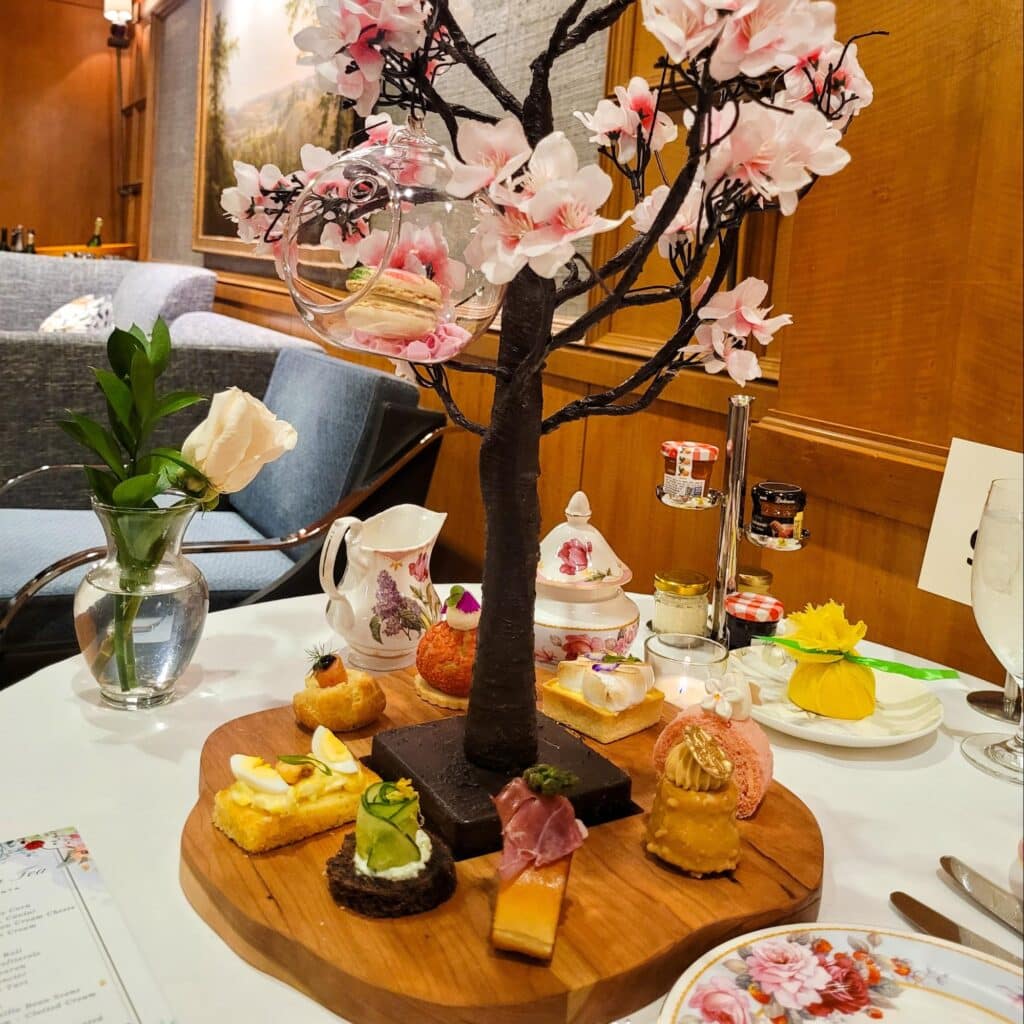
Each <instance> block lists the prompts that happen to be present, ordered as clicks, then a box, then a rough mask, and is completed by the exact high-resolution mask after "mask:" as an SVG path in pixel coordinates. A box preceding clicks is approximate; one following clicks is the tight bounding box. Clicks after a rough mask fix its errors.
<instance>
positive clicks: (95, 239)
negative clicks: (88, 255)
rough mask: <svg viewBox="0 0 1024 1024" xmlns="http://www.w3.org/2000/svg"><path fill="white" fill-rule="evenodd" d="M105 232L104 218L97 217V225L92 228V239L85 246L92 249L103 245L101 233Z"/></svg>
mask: <svg viewBox="0 0 1024 1024" xmlns="http://www.w3.org/2000/svg"><path fill="white" fill-rule="evenodd" d="M102 230H103V218H102V217H97V218H96V223H95V224H93V226H92V238H90V239H89V241H88V242H86V243H85V244H86V245H87V246H88V247H89V248H90V249H92V248H95V247H96V246H98V245H102V244H103V238H102V236H101V235H100V232H101V231H102Z"/></svg>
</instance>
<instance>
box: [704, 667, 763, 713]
mask: <svg viewBox="0 0 1024 1024" xmlns="http://www.w3.org/2000/svg"><path fill="white" fill-rule="evenodd" d="M704 689H705V690H707V696H706V697H705V698H704V699H703V700H702V701H701V702H700V706H701V707H702V708H703V709H704V710H705V711H710V712H712V713H713V714H716V715H718V717H719V718H721V719H724V720H725V721H727V722H728V721H730V720H731V719H736V721H737V722H739V721H743V720H744V719H747V718H749V717H750V707H751V699H750V687H749V686H748V685H747V681H746V680H745V679H744V678H743V676H741V675H740V674H739V673H738V672H727V673H726V674H725V675H724V676H723V677H722V679H721V680H718V679H709V680H707V682H706V683H705V684H704Z"/></svg>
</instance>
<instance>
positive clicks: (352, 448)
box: [0, 349, 446, 686]
mask: <svg viewBox="0 0 1024 1024" xmlns="http://www.w3.org/2000/svg"><path fill="white" fill-rule="evenodd" d="M417 398H418V394H417V389H416V388H415V387H413V386H412V385H410V384H407V383H405V382H404V381H401V380H399V379H398V378H396V377H393V376H389V375H387V374H384V373H380V372H377V371H375V370H369V369H366V368H364V367H361V366H357V365H355V364H353V363H348V362H344V361H342V360H340V359H333V358H331V357H329V356H326V355H324V354H322V353H320V352H315V351H310V350H308V349H284V350H283V351H282V352H281V353H280V355H279V356H278V357H277V361H276V363H275V365H274V370H273V372H272V374H271V377H270V382H269V385H268V387H267V392H266V395H265V396H264V401H265V402H266V404H267V406H268V407H269V408H270V409H271V411H272V412H274V413H275V414H276V415H277V416H279V417H282V418H283V419H286V420H288V421H289V422H290V423H291V424H292V425H293V426H294V427H295V429H296V430H297V432H298V436H299V440H298V444H297V445H296V447H295V449H294V450H293V451H291V452H289V453H287V454H285V455H284V456H283V457H282V458H281V459H279V460H278V461H277V462H275V463H273V464H271V465H270V466H267V467H265V468H264V469H263V470H262V472H261V473H260V474H259V475H258V476H257V477H256V479H255V480H254V481H253V483H252V484H250V485H249V486H248V487H247V488H246V489H245V490H243V491H239V492H238V493H237V494H235V495H232V496H231V502H230V507H228V508H223V509H222V510H218V511H215V512H207V513H205V514H202V515H199V516H196V517H195V518H194V519H193V521H192V524H191V525H190V527H189V531H188V533H187V534H186V537H185V546H184V551H185V552H186V553H188V554H189V555H190V557H192V558H194V561H195V563H196V564H197V565H198V566H199V568H200V569H201V570H202V571H203V573H204V575H205V576H206V579H207V581H208V583H209V587H210V608H211V610H212V611H215V610H217V609H220V608H226V607H231V606H233V605H237V604H240V603H243V602H254V601H259V600H267V599H270V598H277V597H287V596H294V595H296V594H301V593H313V592H315V591H317V590H318V589H319V583H318V580H317V575H316V560H317V555H318V553H319V549H320V546H321V543H322V540H323V536H324V535H325V533H326V531H327V529H328V528H329V527H330V524H331V523H332V522H333V521H334V519H335V518H337V517H338V516H341V515H352V514H357V515H369V514H372V513H373V512H376V511H378V510H379V509H381V508H385V507H387V506H389V505H392V504H396V503H399V502H402V501H412V502H420V503H421V502H423V501H425V500H426V492H427V488H428V487H429V483H430V477H431V474H432V472H433V466H434V462H435V460H436V457H437V453H438V449H439V446H440V441H441V438H442V435H443V433H444V431H445V429H446V428H445V427H444V417H443V416H442V415H441V414H439V413H435V412H431V411H428V410H422V409H419V408H417ZM75 468H77V467H54V470H50V471H55V470H56V469H66V470H73V469H75ZM40 472H41V471H40V470H34V471H30V472H29V473H26V474H23V475H22V477H20V478H15V479H14V480H13V481H10V482H8V484H6V485H4V487H3V488H0V495H2V494H3V492H4V491H5V490H9V489H11V488H13V487H14V486H16V485H17V483H18V482H19V481H20V480H23V479H27V478H30V477H34V476H37V475H39V474H40ZM83 491H84V481H83ZM222 504H223V503H222ZM0 551H2V554H3V557H2V559H0V602H7V609H6V613H5V615H4V617H3V619H0V656H2V658H3V664H2V666H0V686H2V685H3V684H4V682H5V681H6V682H11V681H13V680H14V679H16V678H20V676H21V675H23V674H24V673H25V671H29V670H33V669H35V668H37V667H39V666H40V665H41V664H46V663H48V662H50V661H53V660H56V659H57V658H60V657H66V656H67V655H68V654H70V653H73V652H74V651H75V650H76V647H75V640H74V631H73V625H72V614H71V604H72V599H73V596H74V592H75V589H76V587H77V586H78V584H79V582H80V580H81V578H82V576H83V575H84V574H85V572H86V570H87V568H88V564H89V563H90V562H93V561H96V560H97V559H98V558H99V557H101V556H102V555H103V553H104V547H103V534H102V530H101V529H100V526H99V522H98V520H97V519H96V517H95V516H94V515H93V513H92V512H91V511H89V510H86V509H38V508H35V509H26V508H2V509H0Z"/></svg>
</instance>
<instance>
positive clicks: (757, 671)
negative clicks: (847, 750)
mask: <svg viewBox="0 0 1024 1024" xmlns="http://www.w3.org/2000/svg"><path fill="white" fill-rule="evenodd" d="M766 650H768V647H767V646H766V645H764V644H761V645H758V646H756V647H744V648H741V649H739V650H736V651H733V652H732V654H731V655H730V667H732V668H738V669H740V670H741V671H742V672H743V674H744V675H745V676H746V678H747V680H748V682H749V683H750V684H751V687H750V688H751V692H752V694H753V698H754V707H753V709H752V710H751V713H750V714H751V717H752V718H753V719H754V721H755V722H759V723H760V724H761V725H763V726H766V727H767V728H769V729H775V730H777V731H778V732H782V733H785V734H786V735H787V736H796V737H797V738H798V739H802V740H811V741H812V742H815V743H825V744H827V745H829V746H833V747H895V746H898V745H899V744H900V743H909V742H910V741H911V740H916V739H920V738H921V737H922V736H928V735H930V734H931V733H933V732H935V730H936V729H938V727H939V726H940V725H941V724H942V714H943V711H942V702H941V701H940V700H939V699H938V697H936V696H935V694H934V693H932V692H931V690H930V689H929V688H928V684H927V683H923V682H921V680H919V679H910V678H909V677H908V676H899V675H895V674H893V673H891V672H880V671H878V670H877V669H876V670H875V697H876V705H875V711H874V713H873V714H871V715H869V716H868V717H867V718H862V719H860V720H858V721H848V720H845V719H841V718H826V717H825V716H823V715H816V714H814V713H813V712H811V711H804V710H803V708H798V707H797V706H796V705H795V704H794V703H793V702H792V701H791V700H789V699H788V698H787V697H786V686H787V683H788V682H789V677H790V675H791V673H792V671H793V668H794V665H795V662H793V661H792V659H789V658H787V659H786V664H785V665H783V666H779V665H774V664H771V663H770V662H767V661H765V660H764V657H763V652H765V651H766Z"/></svg>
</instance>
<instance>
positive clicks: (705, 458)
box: [661, 441, 718, 508]
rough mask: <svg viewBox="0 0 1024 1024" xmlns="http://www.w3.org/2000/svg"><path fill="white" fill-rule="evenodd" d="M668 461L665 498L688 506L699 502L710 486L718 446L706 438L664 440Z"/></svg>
mask: <svg viewBox="0 0 1024 1024" xmlns="http://www.w3.org/2000/svg"><path fill="white" fill-rule="evenodd" d="M661 456H662V458H663V459H664V461H665V482H664V485H663V487H662V501H664V502H665V503H666V504H669V505H678V506H680V507H684V508H685V507H686V506H687V505H688V504H691V503H695V502H696V503H699V502H700V501H701V499H703V498H705V497H707V495H708V493H709V492H710V490H711V473H712V471H713V470H714V468H715V463H716V462H717V461H718V448H717V447H716V446H715V445H713V444H706V443H704V442H703V441H662V442H661Z"/></svg>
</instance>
